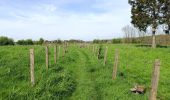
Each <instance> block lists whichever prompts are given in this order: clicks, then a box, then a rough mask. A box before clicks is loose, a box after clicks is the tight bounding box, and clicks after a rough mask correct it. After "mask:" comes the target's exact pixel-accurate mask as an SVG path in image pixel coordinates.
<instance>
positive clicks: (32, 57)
mask: <svg viewBox="0 0 170 100" xmlns="http://www.w3.org/2000/svg"><path fill="white" fill-rule="evenodd" d="M30 75H31V85H32V86H34V85H35V78H34V49H30Z"/></svg>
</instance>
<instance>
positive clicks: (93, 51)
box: [92, 45, 94, 53]
mask: <svg viewBox="0 0 170 100" xmlns="http://www.w3.org/2000/svg"><path fill="white" fill-rule="evenodd" d="M92 52H93V53H94V45H93V46H92Z"/></svg>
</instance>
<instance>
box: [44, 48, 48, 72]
mask: <svg viewBox="0 0 170 100" xmlns="http://www.w3.org/2000/svg"><path fill="white" fill-rule="evenodd" d="M45 51H46V68H47V69H48V67H49V55H48V46H46V47H45Z"/></svg>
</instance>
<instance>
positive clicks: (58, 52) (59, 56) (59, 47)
mask: <svg viewBox="0 0 170 100" xmlns="http://www.w3.org/2000/svg"><path fill="white" fill-rule="evenodd" d="M59 59H60V46H58V60H59Z"/></svg>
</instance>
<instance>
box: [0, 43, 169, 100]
mask: <svg viewBox="0 0 170 100" xmlns="http://www.w3.org/2000/svg"><path fill="white" fill-rule="evenodd" d="M105 46H106V45H102V47H103V49H104V47H105ZM107 46H108V56H107V64H106V66H104V65H103V59H100V60H97V57H96V55H95V54H94V53H93V52H92V50H91V49H88V48H79V47H78V46H70V47H69V49H68V53H67V54H66V55H65V56H64V57H60V59H59V60H57V64H54V59H53V58H54V55H53V47H52V46H51V47H50V53H49V54H50V57H49V58H50V61H49V62H50V66H49V70H48V71H47V70H46V67H45V48H44V47H43V46H1V47H0V99H2V100H11V99H12V100H23V99H26V100H33V99H40V100H47V99H48V100H49V99H55V100H56V99H59V100H148V96H149V92H150V85H151V74H152V67H153V64H154V61H155V59H160V61H161V70H160V81H159V87H158V95H157V99H158V100H170V85H169V84H170V78H169V77H170V49H169V48H157V49H151V48H145V47H143V48H140V47H135V46H134V45H111V44H110V45H107ZM30 48H34V50H35V81H36V85H35V86H34V87H31V84H30V72H29V69H30V67H29V66H30V65H29V49H30ZM115 49H119V51H120V55H119V57H120V58H119V67H118V73H117V79H116V80H112V71H113V65H114V52H115ZM61 51H62V50H61ZM61 55H62V52H61ZM135 84H139V85H143V86H145V87H146V93H145V94H142V95H140V94H134V93H131V92H130V89H131V88H132V87H134V85H135Z"/></svg>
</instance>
